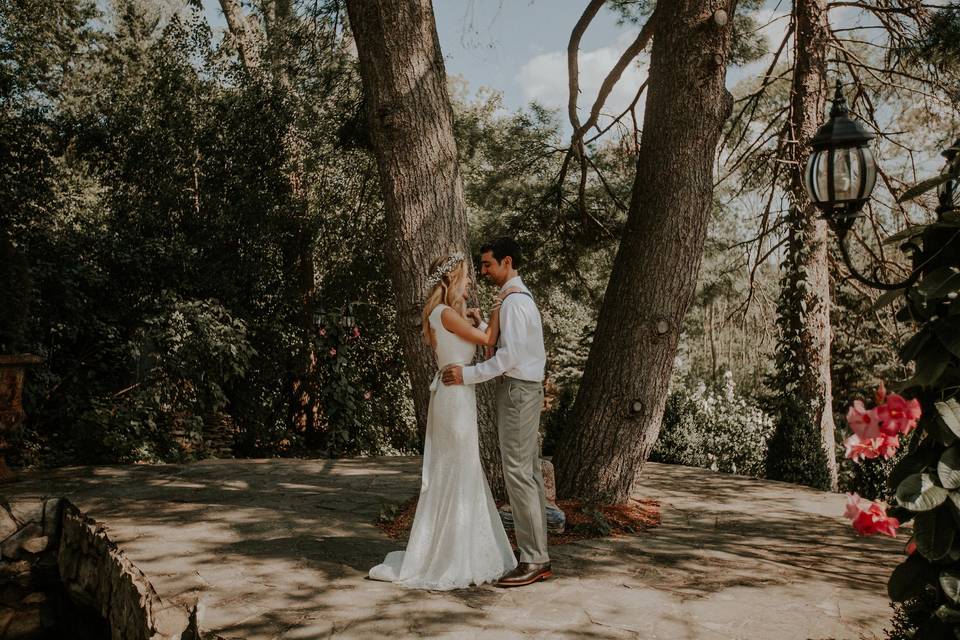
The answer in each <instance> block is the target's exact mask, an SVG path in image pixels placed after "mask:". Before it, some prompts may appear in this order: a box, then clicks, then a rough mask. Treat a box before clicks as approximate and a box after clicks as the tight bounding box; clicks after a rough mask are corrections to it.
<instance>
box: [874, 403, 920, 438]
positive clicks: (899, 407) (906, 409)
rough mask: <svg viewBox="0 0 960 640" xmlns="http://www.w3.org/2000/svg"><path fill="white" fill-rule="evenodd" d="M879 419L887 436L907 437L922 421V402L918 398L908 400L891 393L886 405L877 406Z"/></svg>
mask: <svg viewBox="0 0 960 640" xmlns="http://www.w3.org/2000/svg"><path fill="white" fill-rule="evenodd" d="M876 411H877V418H878V419H879V422H880V425H879V426H880V431H882V432H883V433H884V434H886V435H888V436H889V435H896V434H898V433H902V434H903V435H907V434H908V433H910V432H911V431H913V430H914V429H916V427H917V420H919V419H920V401H919V400H917V399H916V398H914V399H912V400H906V399H904V398H903V396H900V395H898V394H896V393H891V394H890V395H888V396H887V401H886V402H885V403H884V404H881V405H879V406H877V409H876Z"/></svg>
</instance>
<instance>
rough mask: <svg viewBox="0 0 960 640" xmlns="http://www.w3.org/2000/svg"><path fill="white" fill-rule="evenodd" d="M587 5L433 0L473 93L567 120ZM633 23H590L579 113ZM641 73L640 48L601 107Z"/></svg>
mask: <svg viewBox="0 0 960 640" xmlns="http://www.w3.org/2000/svg"><path fill="white" fill-rule="evenodd" d="M585 6H586V1H585V0H434V2H433V7H434V13H435V15H436V20H437V32H438V34H439V36H440V48H441V50H442V51H443V56H444V63H445V65H446V68H447V73H448V74H450V75H455V76H459V77H460V78H462V79H463V80H464V81H465V82H466V84H467V88H468V92H469V93H470V94H473V93H476V92H477V91H478V90H479V89H481V88H488V89H493V90H495V91H497V92H499V93H501V94H502V96H503V106H504V109H505V110H506V111H508V112H513V111H517V110H519V109H522V108H523V107H525V106H526V105H527V104H528V103H529V102H530V101H533V100H536V101H537V102H539V103H540V104H542V105H544V106H546V107H549V108H553V109H557V110H559V111H560V113H561V121H562V122H564V123H566V115H565V114H566V104H567V95H568V89H567V60H566V49H567V42H568V40H569V38H570V31H571V29H572V28H573V26H574V24H576V22H577V20H578V19H579V18H580V15H581V13H582V12H583V9H584V7H585ZM788 6H789V5H784V7H780V6H778V5H776V4H771V6H770V7H769V8H766V9H764V10H762V11H761V20H762V21H763V22H764V23H766V22H767V21H768V20H769V19H770V18H771V17H776V16H778V15H783V14H784V13H785V12H786V11H787V10H788V9H787V8H788ZM204 7H205V9H206V12H207V16H208V19H209V20H210V22H211V24H212V25H213V26H214V27H215V28H220V29H223V28H225V27H226V23H225V22H224V19H223V15H222V13H221V11H220V7H219V3H218V1H217V0H204ZM786 22H787V21H786V20H785V19H781V20H774V22H773V23H772V24H770V25H769V26H768V27H766V28H765V30H764V33H765V34H767V35H768V38H769V40H770V42H771V43H773V46H776V44H778V43H779V42H780V37H782V35H783V32H784V29H785V28H786ZM638 31H639V27H637V26H636V25H618V24H617V16H616V15H615V14H614V13H613V12H612V11H610V10H607V9H604V10H601V11H600V13H599V14H597V16H596V17H595V18H594V19H593V21H592V22H591V23H590V26H589V28H588V29H587V31H586V33H585V34H584V36H583V38H582V40H581V43H580V85H581V95H580V98H579V101H578V104H579V107H580V110H581V119H585V117H586V116H585V114H588V113H589V111H590V107H591V106H592V104H593V101H594V98H595V97H596V95H597V91H598V90H599V88H600V84H601V83H602V82H603V78H604V77H605V76H606V75H607V73H608V72H609V71H610V69H611V68H612V67H613V65H614V63H615V62H616V61H617V59H618V58H619V57H620V55H621V53H622V52H623V51H624V49H626V47H627V46H628V45H629V44H630V43H631V42H632V41H633V39H634V38H635V37H636V35H637V33H638ZM763 67H764V64H763V63H756V64H753V65H751V66H750V67H747V68H743V69H731V70H730V71H728V77H727V84H728V86H731V87H732V86H733V85H735V84H736V83H737V82H739V81H740V80H741V79H743V78H744V77H747V76H750V75H756V74H757V73H762V69H763ZM645 76H646V60H645V56H644V57H641V59H640V60H639V61H637V62H635V63H634V64H633V65H631V66H630V67H629V68H628V69H627V70H626V71H625V72H624V74H623V76H622V77H621V78H620V81H619V82H618V83H617V85H616V87H615V88H614V90H613V92H612V93H611V95H610V97H609V98H608V100H607V103H606V108H605V109H604V113H620V112H621V111H623V109H625V108H626V107H627V106H628V105H629V104H630V102H631V101H632V99H633V97H634V95H635V94H636V91H637V89H638V88H639V86H640V84H641V83H642V82H643V79H644V77H645ZM638 117H642V110H638ZM602 122H603V120H601V123H602ZM565 128H566V126H565Z"/></svg>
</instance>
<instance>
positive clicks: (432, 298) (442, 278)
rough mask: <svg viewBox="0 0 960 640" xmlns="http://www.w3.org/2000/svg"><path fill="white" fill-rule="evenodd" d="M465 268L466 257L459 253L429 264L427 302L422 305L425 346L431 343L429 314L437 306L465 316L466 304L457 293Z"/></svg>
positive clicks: (466, 270)
mask: <svg viewBox="0 0 960 640" xmlns="http://www.w3.org/2000/svg"><path fill="white" fill-rule="evenodd" d="M467 266H468V265H467V259H466V257H465V256H463V255H461V254H459V253H456V254H452V255H445V256H440V257H439V258H437V259H436V260H434V261H433V262H432V263H430V271H429V274H428V275H427V286H428V287H430V288H429V289H428V290H427V301H426V303H424V305H423V339H424V340H425V341H426V342H427V344H430V343H431V340H430V314H431V313H433V310H434V309H436V308H437V305H440V304H445V305H447V306H448V307H453V308H454V309H456V310H457V312H459V313H460V315H466V311H467V310H466V304H464V301H463V297H462V296H459V295H457V292H458V291H460V285H461V284H462V283H463V281H464V280H465V279H466V277H467V274H468V269H467Z"/></svg>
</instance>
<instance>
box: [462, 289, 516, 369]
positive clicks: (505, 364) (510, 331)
mask: <svg viewBox="0 0 960 640" xmlns="http://www.w3.org/2000/svg"><path fill="white" fill-rule="evenodd" d="M514 297H518V296H514ZM525 322H526V314H525V313H524V310H523V305H522V304H521V303H520V301H519V300H517V301H510V304H507V301H506V300H505V301H504V302H503V304H502V305H501V306H500V340H499V344H500V346H499V347H498V348H497V352H496V354H494V356H493V357H492V358H490V359H489V360H484V361H483V362H480V363H478V364H475V365H473V366H470V367H464V368H463V384H479V383H481V382H486V381H487V380H492V379H493V378H496V377H497V376H502V375H503V374H504V372H506V371H509V370H510V369H512V368H513V367H514V366H515V365H516V360H517V352H518V349H519V343H520V337H521V335H522V328H523V326H524V323H525Z"/></svg>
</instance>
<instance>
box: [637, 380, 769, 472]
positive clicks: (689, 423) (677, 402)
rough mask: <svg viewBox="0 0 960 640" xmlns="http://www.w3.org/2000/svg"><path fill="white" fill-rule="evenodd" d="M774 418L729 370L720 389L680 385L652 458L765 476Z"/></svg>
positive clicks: (672, 400)
mask: <svg viewBox="0 0 960 640" xmlns="http://www.w3.org/2000/svg"><path fill="white" fill-rule="evenodd" d="M773 428H774V425H773V418H771V417H770V416H768V415H767V414H765V413H764V412H763V411H762V410H761V409H760V408H759V407H758V406H756V404H754V403H753V402H751V401H750V400H749V399H748V398H746V397H744V396H741V395H738V394H737V393H736V390H735V388H734V385H733V376H732V375H730V372H729V371H728V372H727V373H726V374H725V375H724V379H723V383H722V384H721V385H720V386H719V387H718V388H709V387H707V385H705V384H704V383H702V382H701V383H699V384H697V385H696V386H695V387H692V386H691V385H689V384H681V385H678V386H677V387H676V388H674V389H673V390H672V391H671V392H670V396H669V397H668V399H667V406H666V409H665V411H664V414H663V426H662V428H661V429H660V436H659V437H658V439H657V443H656V445H655V446H654V448H653V452H652V453H651V455H650V459H651V460H653V461H655V462H666V463H669V464H683V465H688V466H693V467H703V468H706V469H712V470H714V471H723V472H725V473H737V474H741V475H749V476H754V477H758V478H759V477H763V472H764V464H765V460H766V455H767V442H768V441H769V439H770V436H771V435H772V434H773Z"/></svg>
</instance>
